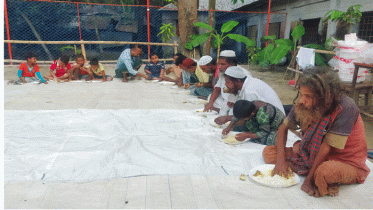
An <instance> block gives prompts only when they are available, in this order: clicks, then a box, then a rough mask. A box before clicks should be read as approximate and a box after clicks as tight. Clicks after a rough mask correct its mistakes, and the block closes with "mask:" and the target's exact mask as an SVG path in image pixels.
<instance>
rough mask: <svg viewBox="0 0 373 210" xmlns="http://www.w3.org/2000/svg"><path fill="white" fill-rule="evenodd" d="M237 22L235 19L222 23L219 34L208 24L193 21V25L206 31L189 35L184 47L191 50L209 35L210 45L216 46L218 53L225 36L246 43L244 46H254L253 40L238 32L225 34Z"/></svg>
mask: <svg viewBox="0 0 373 210" xmlns="http://www.w3.org/2000/svg"><path fill="white" fill-rule="evenodd" d="M238 24H239V23H238V22H237V21H228V22H226V23H224V24H223V25H222V27H221V29H220V32H221V33H220V34H219V33H218V32H217V31H216V30H215V29H214V28H212V27H211V26H210V25H208V24H206V23H201V22H196V23H194V26H198V27H200V28H205V29H207V31H208V32H207V33H204V34H200V35H192V36H191V37H190V38H191V40H190V41H189V42H187V43H186V44H185V48H186V49H188V50H192V49H193V48H195V47H197V46H199V45H201V44H202V43H204V42H206V41H207V40H208V39H209V37H212V47H213V48H217V49H218V53H219V51H220V46H221V45H222V44H223V43H224V39H225V38H227V37H228V38H230V39H232V40H235V41H237V42H243V43H244V44H245V45H246V47H252V46H255V42H254V41H253V40H250V39H249V38H247V37H245V36H242V35H239V34H227V33H228V32H230V31H232V30H233V28H234V27H236V26H237V25H238Z"/></svg>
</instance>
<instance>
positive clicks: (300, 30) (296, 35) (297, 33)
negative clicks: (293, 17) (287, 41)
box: [291, 25, 306, 42]
mask: <svg viewBox="0 0 373 210" xmlns="http://www.w3.org/2000/svg"><path fill="white" fill-rule="evenodd" d="M305 33H306V30H305V29H304V27H303V26H302V25H298V26H297V27H295V28H294V30H293V32H291V36H292V37H293V40H294V42H296V40H298V39H300V38H301V37H302V36H303V35H304V34H305Z"/></svg>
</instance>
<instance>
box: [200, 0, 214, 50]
mask: <svg viewBox="0 0 373 210" xmlns="http://www.w3.org/2000/svg"><path fill="white" fill-rule="evenodd" d="M215 6H216V0H209V12H208V20H209V24H211V27H212V28H215V11H214V10H215ZM210 49H211V37H210V38H209V40H208V41H207V42H205V43H204V44H203V55H210Z"/></svg>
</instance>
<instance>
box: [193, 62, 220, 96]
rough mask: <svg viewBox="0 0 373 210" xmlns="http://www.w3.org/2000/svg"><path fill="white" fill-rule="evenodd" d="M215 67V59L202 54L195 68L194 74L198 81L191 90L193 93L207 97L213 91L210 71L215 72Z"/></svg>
mask: <svg viewBox="0 0 373 210" xmlns="http://www.w3.org/2000/svg"><path fill="white" fill-rule="evenodd" d="M216 68H217V65H216V61H214V60H213V59H212V57H211V56H208V55H204V56H202V57H201V58H200V59H199V61H198V62H197V69H196V76H197V78H198V80H199V82H197V83H196V84H195V86H196V88H195V89H194V90H192V91H193V92H192V94H193V95H196V96H198V98H202V99H207V97H208V96H209V95H210V94H211V93H212V91H213V86H212V76H211V72H212V71H213V72H215V70H216Z"/></svg>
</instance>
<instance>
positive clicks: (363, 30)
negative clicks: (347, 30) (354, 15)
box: [357, 12, 373, 43]
mask: <svg viewBox="0 0 373 210" xmlns="http://www.w3.org/2000/svg"><path fill="white" fill-rule="evenodd" d="M357 36H358V37H359V38H360V39H363V40H365V41H368V42H369V43H372V42H373V12H363V13H362V16H361V20H360V25H359V32H358V35H357Z"/></svg>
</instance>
